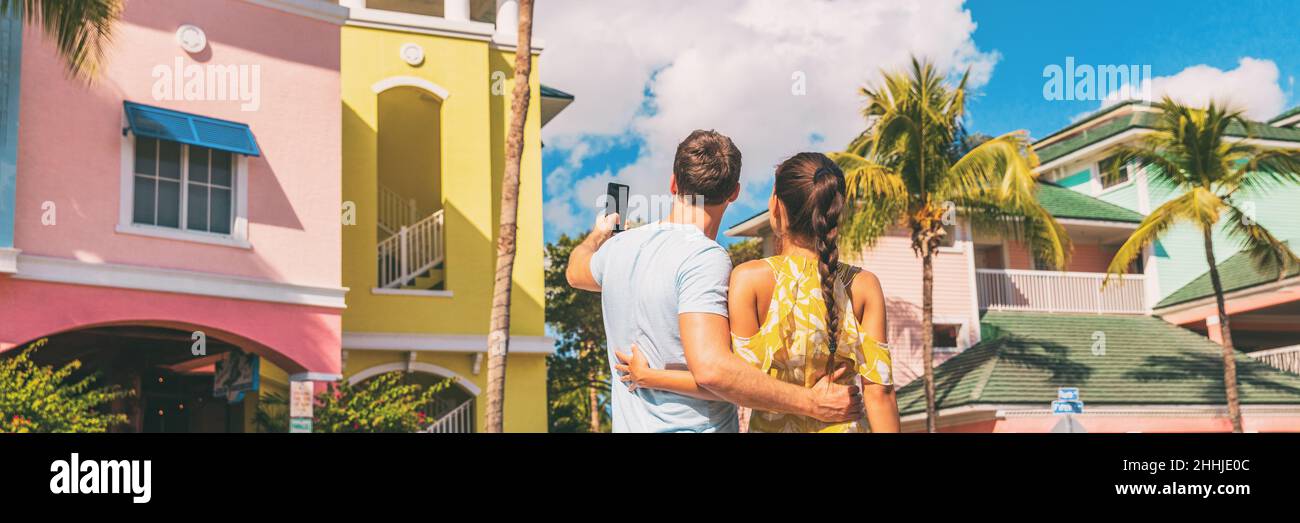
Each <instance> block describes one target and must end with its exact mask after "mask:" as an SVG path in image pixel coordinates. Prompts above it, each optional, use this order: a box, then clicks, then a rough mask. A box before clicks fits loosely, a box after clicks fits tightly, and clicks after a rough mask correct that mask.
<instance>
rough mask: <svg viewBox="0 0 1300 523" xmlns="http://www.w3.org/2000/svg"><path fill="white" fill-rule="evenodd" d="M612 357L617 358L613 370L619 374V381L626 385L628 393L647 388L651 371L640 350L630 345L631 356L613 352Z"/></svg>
mask: <svg viewBox="0 0 1300 523" xmlns="http://www.w3.org/2000/svg"><path fill="white" fill-rule="evenodd" d="M614 356H615V357H617V358H618V361H619V363H618V364H617V365H614V368H615V369H617V370H618V372H619V373H620V374H621V375H620V376H619V378H618V379H619V381H622V382H623V383H626V384H627V390H628V392H632V391H635V390H636V389H639V388H641V387H647V386H648V384H647V381H648V379H649V377H650V374H651V372H652V369H651V368H650V364H649V363H647V362H646V360H645V355H643V354H641V349H638V348H637V346H636V345H632V354H631V355H628V354H624V353H622V352H618V351H614Z"/></svg>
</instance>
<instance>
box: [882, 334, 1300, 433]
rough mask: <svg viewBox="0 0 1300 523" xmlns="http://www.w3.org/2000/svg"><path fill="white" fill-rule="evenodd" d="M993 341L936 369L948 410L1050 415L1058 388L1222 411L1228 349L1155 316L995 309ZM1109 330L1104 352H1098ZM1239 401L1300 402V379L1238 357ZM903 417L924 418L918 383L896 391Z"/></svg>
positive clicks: (1111, 400)
mask: <svg viewBox="0 0 1300 523" xmlns="http://www.w3.org/2000/svg"><path fill="white" fill-rule="evenodd" d="M982 324H983V325H982V326H983V328H984V332H985V340H984V341H983V342H980V343H979V344H978V345H976V346H974V347H971V348H969V349H967V350H965V351H963V352H962V353H961V354H958V355H957V356H954V357H953V358H952V359H950V360H948V361H946V362H944V364H943V365H940V366H939V367H937V368H935V390H936V399H937V402H938V406H939V408H940V409H945V408H951V407H958V406H962V405H974V404H998V405H1007V404H1022V405H1034V406H1041V407H1043V408H1049V407H1050V406H1051V403H1052V400H1054V399H1056V391H1057V388H1059V387H1078V388H1079V398H1080V399H1081V400H1083V402H1084V404H1085V405H1086V406H1098V405H1218V404H1223V403H1225V402H1226V400H1225V399H1224V391H1223V357H1222V355H1221V354H1222V352H1221V348H1220V347H1219V346H1218V345H1216V344H1215V343H1214V342H1211V341H1210V340H1209V339H1207V338H1205V337H1204V336H1201V335H1199V334H1196V333H1194V332H1192V331H1189V330H1186V329H1183V328H1181V327H1177V326H1175V325H1172V324H1169V323H1166V322H1164V321H1163V320H1160V319H1158V318H1153V317H1150V316H1120V315H1097V314H1049V313H1030V312H1003V311H991V312H989V313H987V314H985V316H984V318H983V320H982ZM1098 332H1100V333H1104V334H1105V341H1106V346H1105V348H1106V350H1105V353H1104V354H1103V355H1094V354H1093V351H1092V347H1093V343H1094V341H1093V340H1094V333H1098ZM1237 379H1238V381H1239V384H1240V391H1241V402H1242V403H1246V404H1300V376H1297V375H1294V374H1288V373H1286V372H1283V371H1280V370H1277V369H1275V368H1273V367H1270V366H1268V365H1265V364H1263V363H1260V362H1257V361H1255V360H1253V359H1251V358H1250V357H1249V356H1246V355H1245V354H1244V353H1240V352H1238V354H1237ZM898 408H899V412H900V413H901V414H904V415H907V414H913V413H917V412H924V411H925V391H924V387H923V382H922V380H920V379H918V380H916V381H913V382H911V383H908V384H907V386H905V387H903V388H902V389H899V391H898Z"/></svg>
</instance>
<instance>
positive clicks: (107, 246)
mask: <svg viewBox="0 0 1300 523" xmlns="http://www.w3.org/2000/svg"><path fill="white" fill-rule="evenodd" d="M345 18H346V9H343V8H340V7H339V6H338V5H336V4H335V3H333V2H326V1H320V0H299V1H293V2H288V1H243V0H134V1H132V2H129V3H128V4H127V8H126V10H125V13H124V15H123V20H122V21H121V23H120V24H119V25H118V27H117V34H116V37H115V38H114V41H113V45H112V47H111V50H110V52H109V55H108V57H107V61H106V66H105V68H104V70H103V72H102V74H101V75H100V77H99V78H98V80H97V81H96V82H95V83H94V85H92V86H86V85H83V84H82V83H80V82H78V81H75V80H73V79H70V78H69V76H68V74H67V73H66V72H65V69H64V66H63V63H62V61H61V60H60V58H59V57H58V56H56V54H55V52H54V50H53V46H52V45H51V44H50V43H49V42H48V41H47V39H46V38H45V37H44V36H43V35H42V34H41V33H40V32H39V31H38V30H34V29H32V28H30V27H28V28H27V30H26V32H25V34H24V35H23V37H22V39H21V44H22V45H21V68H20V73H21V83H20V92H21V96H20V98H19V100H20V113H19V114H20V134H19V137H18V155H17V156H18V157H17V180H16V198H15V200H16V205H15V207H14V224H15V225H14V234H13V248H14V249H16V250H17V251H18V254H17V255H16V264H15V267H13V268H11V269H10V270H8V271H4V270H0V350H9V349H14V348H15V347H21V346H24V345H26V344H27V343H29V342H32V341H34V340H37V339H41V338H49V340H50V342H49V343H48V344H47V345H46V347H45V348H43V349H41V350H39V351H37V357H38V359H42V360H45V361H50V362H57V361H66V360H69V359H73V358H76V359H80V360H82V362H83V364H85V368H87V369H92V370H97V371H100V372H101V374H103V375H104V379H105V380H107V381H109V382H114V383H119V384H122V385H124V386H126V387H129V388H134V389H136V391H137V392H138V394H137V398H136V399H135V400H132V403H131V404H128V405H121V406H120V408H123V409H125V410H127V411H128V412H129V413H131V414H137V415H134V416H132V419H133V425H134V426H133V427H130V429H131V430H135V431H147V430H167V431H173V430H206V431H211V430H218V431H219V430H236V431H239V430H244V429H246V428H247V427H248V426H249V423H251V422H250V421H249V420H251V417H252V413H253V410H254V409H253V408H250V407H255V406H250V405H249V403H252V402H243V403H241V404H231V405H226V404H224V402H218V401H212V400H211V397H212V390H211V388H212V373H213V368H214V364H216V363H217V362H218V361H219V360H222V359H224V358H226V357H227V355H228V354H240V355H248V354H251V355H256V356H258V357H259V358H260V365H261V370H260V375H261V376H260V377H259V378H258V379H269V380H278V381H284V382H287V381H288V380H307V381H332V380H335V379H337V378H338V377H339V374H340V371H341V364H340V328H341V327H340V324H341V322H340V315H341V312H342V309H343V307H344V303H343V297H344V293H345V291H346V289H344V288H342V287H341V283H340V282H341V267H340V259H339V253H340V252H341V248H342V246H341V232H340V200H341V195H340V188H341V180H340V172H341V163H340V157H341V153H340V147H341V130H340V126H341V121H342V118H341V114H340V111H341V109H340V107H341V106H340V103H339V90H340V88H339V56H340V53H339V51H340V50H339V31H340V29H339V27H340V24H342V23H343V21H344V19H345ZM3 268H4V264H0V269H3ZM245 359H249V358H245ZM254 374H259V373H254ZM204 388H206V389H207V390H206V391H205V390H203V389H204ZM203 398H208V401H206V403H207V404H208V405H199V404H200V403H204V400H203ZM187 409H188V410H187ZM141 411H143V412H141ZM139 414H142V415H139Z"/></svg>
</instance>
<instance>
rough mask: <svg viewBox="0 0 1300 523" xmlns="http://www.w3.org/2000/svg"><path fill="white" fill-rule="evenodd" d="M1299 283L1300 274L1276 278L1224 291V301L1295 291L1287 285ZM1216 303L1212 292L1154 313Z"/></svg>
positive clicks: (1158, 313)
mask: <svg viewBox="0 0 1300 523" xmlns="http://www.w3.org/2000/svg"><path fill="white" fill-rule="evenodd" d="M1297 285H1300V276H1292V277H1290V278H1287V279H1284V280H1281V281H1277V280H1274V281H1272V282H1269V283H1265V284H1260V285H1255V286H1253V287H1246V288H1244V289H1237V290H1235V291H1230V292H1225V293H1223V301H1224V303H1227V302H1228V300H1235V299H1238V298H1245V297H1249V296H1254V295H1256V294H1272V293H1275V292H1294V291H1292V290H1291V289H1288V288H1287V287H1295V286H1297ZM1167 297H1168V296H1166V298H1167ZM1216 303H1217V300H1216V299H1215V297H1214V295H1213V294H1211V295H1209V296H1205V297H1203V298H1197V299H1195V300H1192V301H1185V302H1182V303H1178V304H1174V305H1170V306H1168V307H1164V308H1159V309H1155V310H1154V314H1155V315H1156V316H1165V315H1168V314H1174V313H1178V312H1183V311H1187V310H1191V309H1196V308H1199V307H1204V306H1207V305H1211V304H1216Z"/></svg>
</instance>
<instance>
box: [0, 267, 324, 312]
mask: <svg viewBox="0 0 1300 523" xmlns="http://www.w3.org/2000/svg"><path fill="white" fill-rule="evenodd" d="M13 277H14V278H15V279H20V280H32V281H45V282H52V283H69V284H74V285H93V286H97V287H115V288H120V289H133V290H142V291H157V292H170V293H177V294H193V295H197V296H210V297H216V298H234V299H240V300H253V301H269V302H277V303H290V304H293V305H310V306H315V307H330V308H336V309H342V308H344V307H345V304H344V302H343V297H344V295H346V294H347V292H348V289H347V288H346V287H312V286H307V285H294V284H290V283H279V282H272V281H267V280H258V279H253V278H244V277H239V276H227V275H223V274H212V273H206V272H196V271H186V270H178V269H159V268H154V267H141V266H138V265H118V264H109V263H88V262H83V261H78V260H71V259H67V258H51V257H45V256H31V255H27V254H21V255H19V256H18V272H17V273H16V274H14V275H13Z"/></svg>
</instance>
